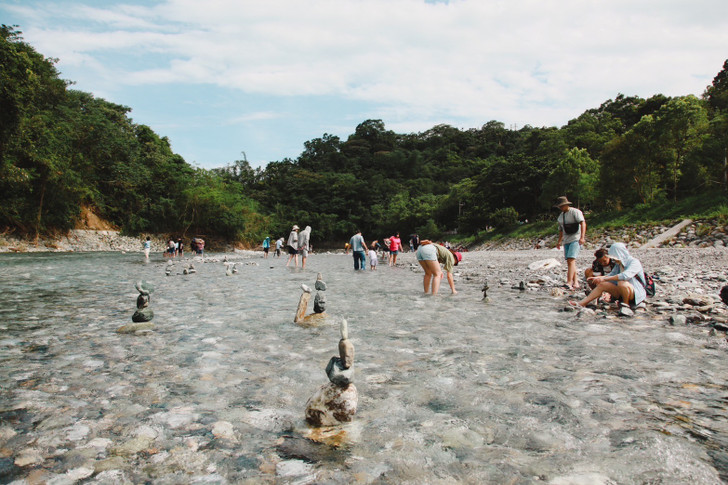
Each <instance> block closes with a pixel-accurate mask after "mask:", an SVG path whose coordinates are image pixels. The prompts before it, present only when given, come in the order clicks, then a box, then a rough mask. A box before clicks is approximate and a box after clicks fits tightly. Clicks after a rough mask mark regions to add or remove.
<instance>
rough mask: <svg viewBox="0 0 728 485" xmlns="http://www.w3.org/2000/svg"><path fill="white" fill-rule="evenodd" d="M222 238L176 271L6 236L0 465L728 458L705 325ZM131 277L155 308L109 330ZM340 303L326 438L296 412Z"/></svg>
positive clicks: (599, 469) (478, 475)
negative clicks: (593, 313) (138, 326)
mask: <svg viewBox="0 0 728 485" xmlns="http://www.w3.org/2000/svg"><path fill="white" fill-rule="evenodd" d="M221 257H222V255H212V256H208V258H207V262H205V263H204V264H203V263H202V262H198V263H196V269H197V273H196V274H191V275H182V274H181V273H182V268H183V265H182V263H179V262H178V263H176V264H175V267H174V270H173V272H172V275H171V276H165V263H166V261H164V260H162V258H161V256H159V255H154V256H153V257H152V260H151V262H149V263H145V262H144V261H143V257H140V255H138V254H119V253H85V254H57V253H53V254H39V253H35V254H18V255H3V256H2V257H0V291H1V292H2V301H1V302H0V331H1V332H0V361H1V363H2V365H0V382H1V383H2V384H1V385H2V387H1V389H0V482H3V483H8V482H13V481H15V482H16V483H33V481H34V480H35V482H39V481H40V482H43V481H47V482H50V483H74V482H76V483H78V482H82V483H144V482H152V483H246V482H247V483H412V484H415V483H417V484H422V483H493V484H501V483H513V484H520V483H553V484H572V483H582V484H600V483H602V484H616V483H620V484H622V483H624V484H631V483H634V484H644V483H649V484H657V483H665V484H668V483H669V484H676V483H691V484H703V483H721V480H722V479H725V478H726V477H728V453H727V450H728V434H727V433H726V432H727V431H728V421H727V420H726V414H727V413H726V403H727V402H728V388H727V382H726V376H728V359H726V350H725V348H722V347H720V346H716V345H714V344H711V343H710V341H709V340H708V339H706V337H705V335H706V334H705V331H704V329H698V328H695V327H680V328H678V327H670V326H666V325H664V324H662V323H658V322H655V321H652V320H651V319H650V318H642V319H640V318H636V319H633V320H631V321H629V323H624V322H622V321H617V322H615V321H614V320H609V319H599V318H593V319H591V320H584V319H580V318H577V317H576V316H575V314H573V313H562V312H560V311H559V310H560V309H561V308H562V307H563V302H561V304H559V303H556V302H555V301H554V299H553V298H551V297H550V296H549V295H548V294H547V293H546V292H524V293H522V292H518V291H510V290H505V289H503V290H500V289H494V290H492V291H491V292H490V297H491V299H492V302H491V303H488V304H486V303H484V302H483V301H481V299H482V295H481V294H480V292H479V284H480V283H481V281H482V280H478V279H477V278H473V279H472V280H470V281H468V280H466V279H465V278H459V279H458V290H459V294H458V295H455V296H450V295H449V289H448V288H447V285H446V284H443V287H442V290H443V293H442V294H441V295H439V296H437V297H427V296H424V295H422V290H421V285H422V273H421V270H419V268H418V267H416V266H415V264H416V263H415V262H414V259H413V257H412V255H411V254H405V255H402V256H401V259H400V262H401V263H402V265H401V266H400V267H395V268H389V267H386V265H382V264H381V263H380V268H379V269H378V270H377V271H375V272H370V271H366V272H354V271H353V264H352V258H351V256H345V255H325V254H322V255H313V256H311V257H310V258H309V260H308V265H307V266H308V267H307V268H306V270H305V271H301V270H300V269H299V270H295V269H291V268H286V267H285V266H284V265H285V259H284V258H281V259H267V260H266V259H262V258H261V257H259V256H258V255H254V256H253V255H250V254H245V255H240V254H235V255H228V257H230V258H231V259H233V258H235V259H236V260H238V261H240V264H239V265H238V268H239V273H238V274H236V275H232V276H226V274H225V266H224V265H223V264H222V262H220V261H219V259H220V258H221ZM215 259H218V261H217V262H214V260H215ZM467 264H468V261H467V259H466V261H465V262H464V263H463V265H462V266H461V271H468V266H467ZM319 271H320V272H322V273H323V277H324V280H325V281H326V283H327V285H328V289H327V291H326V296H327V300H328V306H327V314H328V317H327V318H326V319H325V320H324V321H322V322H319V323H318V324H317V325H316V326H310V327H303V326H299V325H296V324H294V323H293V318H294V316H295V310H296V306H297V303H298V299H299V297H300V295H301V290H300V285H301V284H302V283H303V284H307V285H308V286H310V287H313V285H314V282H315V279H316V273H317V272H319ZM471 272H472V268H471ZM139 279H143V280H146V281H148V282H150V283H152V284H153V285H154V286H155V289H156V291H155V292H154V294H153V295H152V299H151V308H152V309H153V310H154V312H155V318H154V321H153V323H155V324H156V325H155V329H154V330H153V331H152V332H150V333H147V334H144V335H124V334H118V333H116V331H115V330H116V329H117V328H118V327H120V326H122V325H125V324H128V323H131V315H132V313H133V312H134V310H135V300H136V296H137V295H138V293H137V291H136V290H135V288H134V283H135V281H137V280H139ZM311 306H312V304H311ZM309 311H311V310H310V308H309ZM342 318H346V319H347V321H348V323H349V336H350V338H351V339H352V342H353V343H354V345H355V347H356V361H355V366H356V374H355V383H356V386H357V388H358V392H359V410H358V413H357V415H356V418H355V421H354V423H352V424H351V425H347V426H345V427H343V428H342V430H343V433H342V434H341V435H340V438H341V439H340V440H339V441H338V443H337V444H338V446H331V445H330V444H320V443H317V442H315V441H312V440H311V439H308V437H307V436H308V431H309V430H308V429H307V426H306V424H305V422H304V420H303V417H304V409H305V403H306V401H307V399H308V398H309V397H310V396H311V395H312V394H313V393H314V392H315V391H316V390H317V389H318V388H319V387H320V386H321V385H323V384H325V383H326V382H327V378H326V375H325V372H324V368H325V366H326V364H327V362H328V360H329V358H330V357H331V356H332V355H336V353H337V350H336V349H337V344H338V340H339V330H338V326H339V322H340V320H341V319H342Z"/></svg>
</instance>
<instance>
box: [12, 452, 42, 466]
mask: <svg viewBox="0 0 728 485" xmlns="http://www.w3.org/2000/svg"><path fill="white" fill-rule="evenodd" d="M40 463H43V456H42V455H41V453H40V451H38V450H36V449H33V448H26V449H24V450H22V451H21V452H20V453H19V454H18V456H17V457H16V458H15V465H16V466H20V467H23V466H28V465H38V464H40Z"/></svg>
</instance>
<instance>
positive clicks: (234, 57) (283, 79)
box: [0, 0, 728, 168]
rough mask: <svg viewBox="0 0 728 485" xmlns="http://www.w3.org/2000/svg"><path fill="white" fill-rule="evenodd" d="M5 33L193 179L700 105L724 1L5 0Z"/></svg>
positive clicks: (718, 62)
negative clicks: (628, 108) (670, 105)
mask: <svg viewBox="0 0 728 485" xmlns="http://www.w3.org/2000/svg"><path fill="white" fill-rule="evenodd" d="M0 23H3V24H6V25H18V26H19V29H20V30H21V31H22V32H23V39H24V40H25V41H26V42H28V43H29V44H31V45H32V46H33V47H34V48H35V49H36V50H37V51H38V52H40V53H41V54H43V55H45V56H47V57H53V58H58V59H59V61H58V64H57V68H58V70H59V71H60V72H61V77H62V78H64V79H67V80H70V81H73V82H74V83H75V85H74V86H73V88H74V89H79V90H82V91H86V92H90V93H93V94H94V95H95V96H97V97H101V98H104V99H106V100H108V101H111V102H114V103H117V104H121V105H124V106H128V107H130V108H131V109H132V112H131V114H130V116H131V117H132V119H133V120H134V122H135V123H139V124H145V125H148V126H150V127H151V128H152V129H153V130H154V131H155V132H156V133H157V134H159V135H160V136H166V137H168V138H169V140H170V142H171V144H172V149H173V150H174V151H175V152H176V153H179V154H180V155H182V156H183V157H184V158H185V160H186V161H187V162H188V163H190V164H192V165H195V166H198V167H202V168H214V167H223V166H225V165H228V164H231V163H233V162H234V161H236V160H243V159H246V160H248V162H249V163H250V164H251V165H252V166H253V167H264V166H265V165H266V164H267V163H268V162H271V161H280V160H283V159H284V158H291V159H296V158H297V157H298V156H299V155H300V154H301V152H302V151H303V149H304V142H306V141H308V140H312V139H314V138H319V137H322V136H323V135H324V134H331V135H336V136H339V137H340V138H341V139H342V140H346V138H347V137H348V136H349V135H350V134H352V133H353V132H354V130H355V129H356V126H357V125H358V124H360V123H362V122H363V121H365V120H368V119H381V120H382V121H383V122H384V124H385V126H386V128H387V129H389V130H393V131H395V132H397V133H417V132H423V131H426V130H428V129H429V128H432V127H433V126H435V125H438V124H448V125H451V126H454V127H457V128H462V129H468V128H479V127H481V126H482V125H483V124H485V123H487V122H488V121H491V120H495V121H500V122H502V123H504V124H505V125H506V126H507V127H510V128H516V129H518V128H521V127H523V126H524V125H531V126H563V125H565V124H566V123H568V121H569V120H571V119H573V118H576V117H578V116H579V115H580V114H581V113H583V112H584V111H586V110H588V109H591V108H597V107H599V105H601V104H602V103H603V102H605V101H607V100H609V99H613V98H614V97H616V96H617V95H618V94H619V93H623V94H625V95H628V96H633V95H634V96H641V97H643V98H647V97H650V96H652V95H655V94H664V95H666V96H684V95H688V94H694V95H697V96H700V95H701V94H702V93H703V91H704V90H705V88H706V86H708V85H709V84H710V83H711V82H712V80H713V78H714V77H715V75H716V74H717V73H718V72H719V71H720V70H721V68H722V66H723V63H724V62H725V60H726V59H727V58H728V1H726V0H689V1H688V0H538V1H536V0H450V1H440V0H438V1H433V0H430V1H426V0H306V1H302V0H254V1H251V0H147V1H142V0H0Z"/></svg>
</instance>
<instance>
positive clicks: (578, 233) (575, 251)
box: [554, 196, 586, 289]
mask: <svg viewBox="0 0 728 485" xmlns="http://www.w3.org/2000/svg"><path fill="white" fill-rule="evenodd" d="M554 207H556V208H558V209H559V210H560V211H561V214H559V217H558V218H557V219H556V221H557V222H558V224H559V240H558V242H557V243H556V249H561V244H562V243H563V245H564V257H565V258H566V287H567V288H569V289H576V288H579V280H578V279H577V275H576V257H577V256H578V255H579V249H581V246H582V244H584V238H585V237H586V220H585V219H584V214H583V213H582V212H581V211H580V210H579V209H575V208H573V207H571V202H569V199H567V198H566V196H561V197H559V198H557V199H556V204H554Z"/></svg>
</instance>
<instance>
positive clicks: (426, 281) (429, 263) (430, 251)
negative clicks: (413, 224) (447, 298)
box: [416, 239, 463, 295]
mask: <svg viewBox="0 0 728 485" xmlns="http://www.w3.org/2000/svg"><path fill="white" fill-rule="evenodd" d="M416 254H417V261H418V262H419V263H420V266H422V269H424V270H425V276H424V277H423V280H422V283H423V286H424V288H425V293H426V294H427V293H429V292H430V288H432V294H433V295H437V293H438V292H439V291H440V281H441V280H442V276H443V274H442V269H441V268H440V264H442V265H444V267H445V272H446V273H447V282H448V284H449V285H450V290H451V291H452V294H453V295H455V294H457V291H456V290H455V279H454V278H453V275H452V272H453V267H454V266H457V265H458V263H460V261H461V260H462V259H463V256H462V255H461V254H460V253H454V252H452V251H450V250H449V249H447V248H446V247H445V246H441V245H440V244H435V243H433V242H432V241H430V240H429V239H424V240H422V241H420V246H419V247H418V248H417V253H416Z"/></svg>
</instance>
